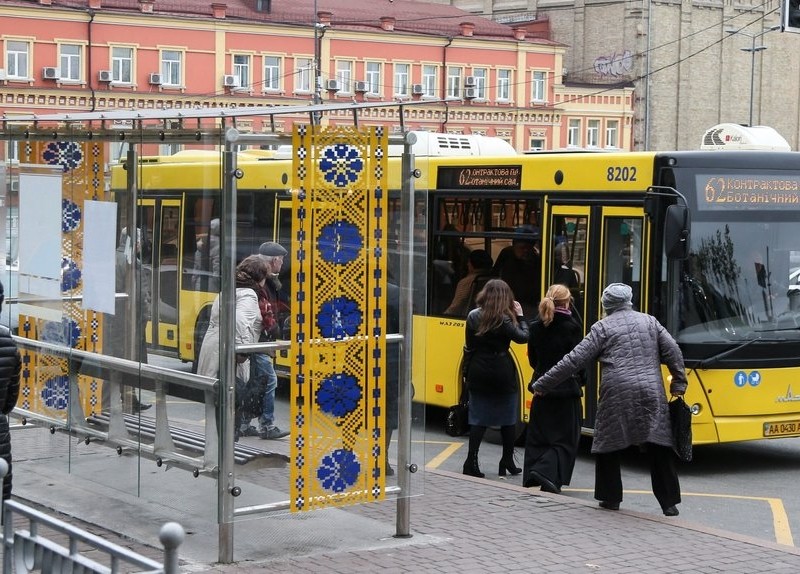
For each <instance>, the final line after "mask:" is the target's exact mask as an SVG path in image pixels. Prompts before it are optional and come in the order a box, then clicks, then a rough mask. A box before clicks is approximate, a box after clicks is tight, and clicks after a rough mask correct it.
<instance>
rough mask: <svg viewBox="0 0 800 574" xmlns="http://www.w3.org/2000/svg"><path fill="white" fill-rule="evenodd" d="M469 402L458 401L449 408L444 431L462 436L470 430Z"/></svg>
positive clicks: (450, 434) (451, 434)
mask: <svg viewBox="0 0 800 574" xmlns="http://www.w3.org/2000/svg"><path fill="white" fill-rule="evenodd" d="M468 421H469V403H468V402H463V403H458V404H455V405H453V406H452V407H450V408H449V409H447V420H446V421H445V424H444V432H446V433H447V434H448V435H449V436H462V435H465V434H467V432H468V431H469V422H468Z"/></svg>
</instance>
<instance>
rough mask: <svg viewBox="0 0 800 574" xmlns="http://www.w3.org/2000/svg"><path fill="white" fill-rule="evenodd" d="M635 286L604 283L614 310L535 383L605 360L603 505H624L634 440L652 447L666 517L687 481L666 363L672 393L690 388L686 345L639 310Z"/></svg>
mask: <svg viewBox="0 0 800 574" xmlns="http://www.w3.org/2000/svg"><path fill="white" fill-rule="evenodd" d="M632 295H633V292H632V290H631V288H630V287H629V286H628V285H625V284H624V283H612V284H611V285H609V286H608V287H606V288H605V289H604V290H603V296H602V299H601V302H602V304H603V309H604V310H605V312H606V317H605V318H604V319H602V320H600V321H598V322H597V323H595V324H594V325H592V328H591V330H590V331H589V334H588V335H586V337H584V339H583V340H582V341H581V342H580V343H578V345H577V346H576V347H575V348H574V349H573V350H572V351H570V352H569V353H568V354H567V355H566V356H565V357H564V358H563V359H561V360H560V361H559V362H558V363H557V364H556V365H555V366H554V367H552V368H550V369H549V370H548V371H547V372H546V373H544V374H543V375H542V376H541V377H539V378H538V379H537V380H536V382H535V383H533V384H532V385H531V386H530V387H529V389H530V390H531V391H532V392H533V393H534V400H535V397H536V396H538V395H546V394H547V393H548V392H550V391H552V390H554V389H556V388H557V387H558V385H559V384H561V383H562V382H564V381H566V380H568V379H569V378H570V377H571V376H572V375H573V374H575V373H577V372H578V371H579V370H581V369H584V368H586V369H588V368H589V367H591V365H592V363H594V361H599V362H600V367H601V377H602V378H601V381H600V393H599V400H598V403H597V416H596V418H595V425H594V440H593V441H592V453H593V454H595V455H596V457H595V485H594V497H595V499H597V500H599V501H600V507H601V508H605V509H608V510H618V509H619V503H620V502H621V501H622V479H621V474H620V455H621V454H622V451H624V450H625V449H627V448H628V447H630V446H634V445H635V446H638V447H640V448H641V449H643V450H645V451H646V452H647V455H648V459H649V462H650V477H651V481H652V487H653V494H655V496H656V499H657V500H658V502H659V504H660V505H661V510H662V511H663V512H664V514H665V515H666V516H677V515H678V509H677V507H676V505H677V504H679V503H680V501H681V487H680V483H679V482H678V473H677V471H676V469H675V453H674V452H673V446H674V445H673V439H672V425H671V423H670V418H669V408H668V403H667V396H666V393H665V392H664V381H663V379H662V376H661V364H662V363H663V364H665V365H666V366H667V368H668V369H669V372H670V374H671V375H672V380H671V382H670V389H669V391H670V394H671V395H672V396H673V397H675V396H680V395H683V394H684V393H685V392H686V384H687V381H686V371H685V368H684V365H683V355H682V354H681V350H680V348H679V347H678V344H677V343H676V342H675V340H674V339H673V338H672V337H671V336H670V334H669V333H668V332H667V330H666V329H665V328H664V327H663V326H662V325H661V323H659V322H658V320H657V319H656V318H655V317H653V316H652V315H647V314H645V313H639V312H638V311H634V310H633V308H632V307H633V304H632V303H631V299H632Z"/></svg>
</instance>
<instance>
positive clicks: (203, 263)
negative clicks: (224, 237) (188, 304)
mask: <svg viewBox="0 0 800 574" xmlns="http://www.w3.org/2000/svg"><path fill="white" fill-rule="evenodd" d="M221 277H222V275H221V274H220V267H219V218H218V217H215V218H214V219H212V220H211V221H210V222H209V225H208V234H207V235H200V236H199V237H198V238H197V249H196V251H195V252H194V282H193V283H194V288H195V291H210V292H211V293H218V292H219V288H220V278H221Z"/></svg>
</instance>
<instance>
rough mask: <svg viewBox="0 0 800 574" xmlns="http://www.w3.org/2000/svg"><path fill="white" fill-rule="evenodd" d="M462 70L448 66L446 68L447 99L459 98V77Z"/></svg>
mask: <svg viewBox="0 0 800 574" xmlns="http://www.w3.org/2000/svg"><path fill="white" fill-rule="evenodd" d="M463 73H464V70H463V69H461V68H459V67H457V66H449V67H448V68H447V94H446V97H448V98H460V97H461V76H462V75H463Z"/></svg>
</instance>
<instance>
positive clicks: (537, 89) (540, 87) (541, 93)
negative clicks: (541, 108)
mask: <svg viewBox="0 0 800 574" xmlns="http://www.w3.org/2000/svg"><path fill="white" fill-rule="evenodd" d="M546 79H547V72H541V71H539V72H533V78H532V82H531V100H532V101H534V102H545V101H547V98H546V96H545V94H546V93H547V92H546Z"/></svg>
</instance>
